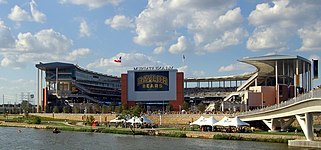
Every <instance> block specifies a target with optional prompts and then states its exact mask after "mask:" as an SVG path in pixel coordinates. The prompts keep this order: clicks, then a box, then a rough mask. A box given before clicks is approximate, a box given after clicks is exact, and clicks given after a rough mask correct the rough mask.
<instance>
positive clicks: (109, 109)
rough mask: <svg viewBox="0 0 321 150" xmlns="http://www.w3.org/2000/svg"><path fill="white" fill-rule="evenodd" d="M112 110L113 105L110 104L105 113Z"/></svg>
mask: <svg viewBox="0 0 321 150" xmlns="http://www.w3.org/2000/svg"><path fill="white" fill-rule="evenodd" d="M112 111H113V106H112V105H111V104H110V105H108V107H107V113H111V112H112Z"/></svg>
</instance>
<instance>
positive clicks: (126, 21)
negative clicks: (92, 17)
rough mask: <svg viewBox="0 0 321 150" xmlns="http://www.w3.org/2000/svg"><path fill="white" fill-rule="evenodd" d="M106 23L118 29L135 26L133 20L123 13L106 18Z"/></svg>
mask: <svg viewBox="0 0 321 150" xmlns="http://www.w3.org/2000/svg"><path fill="white" fill-rule="evenodd" d="M105 24H106V25H110V27H112V28H114V29H116V30H119V29H125V28H134V27H135V26H134V24H133V20H132V19H130V18H128V17H126V16H123V15H116V16H114V17H113V18H110V19H106V20H105Z"/></svg>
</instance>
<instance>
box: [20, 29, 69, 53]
mask: <svg viewBox="0 0 321 150" xmlns="http://www.w3.org/2000/svg"><path fill="white" fill-rule="evenodd" d="M71 46H72V40H70V39H68V38H67V37H66V36H65V35H62V34H61V33H59V32H56V31H54V30H53V29H44V30H41V31H39V32H38V33H36V34H35V35H32V34H31V33H30V32H28V33H19V34H18V39H17V49H18V50H20V51H30V52H35V51H40V52H41V51H46V52H53V53H64V52H65V51H67V50H69V49H70V48H71Z"/></svg>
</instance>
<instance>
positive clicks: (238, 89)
mask: <svg viewBox="0 0 321 150" xmlns="http://www.w3.org/2000/svg"><path fill="white" fill-rule="evenodd" d="M258 75H259V73H258V72H256V73H254V74H253V75H252V76H251V77H250V78H249V79H247V80H246V81H245V82H244V83H243V84H242V85H241V86H239V87H238V88H237V90H236V91H237V92H239V91H241V90H243V89H244V87H246V86H248V85H250V84H251V83H253V80H254V79H256V78H257V76H258Z"/></svg>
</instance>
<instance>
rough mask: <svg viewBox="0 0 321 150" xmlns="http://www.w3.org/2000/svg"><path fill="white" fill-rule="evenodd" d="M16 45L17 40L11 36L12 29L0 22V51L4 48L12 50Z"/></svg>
mask: <svg viewBox="0 0 321 150" xmlns="http://www.w3.org/2000/svg"><path fill="white" fill-rule="evenodd" d="M14 45H15V40H14V38H13V37H12V35H11V31H10V28H9V27H7V26H6V25H5V24H4V22H3V21H1V20H0V50H1V49H2V48H10V47H13V46H14Z"/></svg>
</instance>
